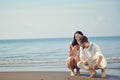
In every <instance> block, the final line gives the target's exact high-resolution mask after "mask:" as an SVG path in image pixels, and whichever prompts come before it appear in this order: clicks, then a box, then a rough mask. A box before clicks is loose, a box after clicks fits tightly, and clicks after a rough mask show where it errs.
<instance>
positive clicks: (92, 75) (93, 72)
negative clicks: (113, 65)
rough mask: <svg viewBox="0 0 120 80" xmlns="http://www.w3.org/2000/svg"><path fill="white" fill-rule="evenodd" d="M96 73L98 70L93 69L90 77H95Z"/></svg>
mask: <svg viewBox="0 0 120 80" xmlns="http://www.w3.org/2000/svg"><path fill="white" fill-rule="evenodd" d="M96 73H97V72H96V71H91V72H90V76H89V77H90V78H92V77H94V76H95V74H96Z"/></svg>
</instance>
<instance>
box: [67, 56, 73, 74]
mask: <svg viewBox="0 0 120 80" xmlns="http://www.w3.org/2000/svg"><path fill="white" fill-rule="evenodd" d="M74 64H75V61H74V57H68V59H67V67H68V68H69V69H70V71H71V76H74V75H75V73H74V68H75V67H74Z"/></svg>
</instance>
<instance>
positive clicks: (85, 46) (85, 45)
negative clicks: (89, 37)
mask: <svg viewBox="0 0 120 80" xmlns="http://www.w3.org/2000/svg"><path fill="white" fill-rule="evenodd" d="M81 46H82V47H83V49H84V48H88V47H89V46H88V43H87V42H83V43H82V44H81Z"/></svg>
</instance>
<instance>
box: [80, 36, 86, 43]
mask: <svg viewBox="0 0 120 80" xmlns="http://www.w3.org/2000/svg"><path fill="white" fill-rule="evenodd" d="M80 42H81V43H84V42H88V38H87V37H86V36H83V37H82V38H81V39H80Z"/></svg>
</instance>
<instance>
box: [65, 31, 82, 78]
mask: <svg viewBox="0 0 120 80" xmlns="http://www.w3.org/2000/svg"><path fill="white" fill-rule="evenodd" d="M82 36H83V33H82V32H81V31H76V32H75V34H74V38H73V41H72V43H71V44H70V45H69V50H68V51H69V52H68V59H67V67H68V68H69V69H70V71H71V76H75V72H74V69H76V75H80V71H79V70H80V68H78V67H77V62H78V61H80V57H79V54H80V41H79V40H80V38H81V37H82Z"/></svg>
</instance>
